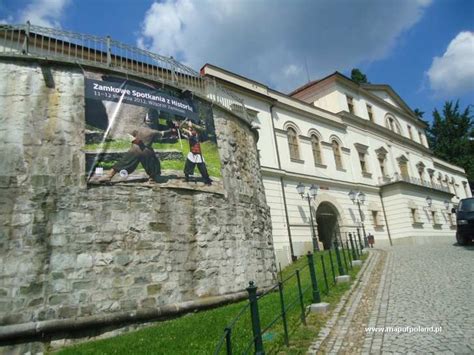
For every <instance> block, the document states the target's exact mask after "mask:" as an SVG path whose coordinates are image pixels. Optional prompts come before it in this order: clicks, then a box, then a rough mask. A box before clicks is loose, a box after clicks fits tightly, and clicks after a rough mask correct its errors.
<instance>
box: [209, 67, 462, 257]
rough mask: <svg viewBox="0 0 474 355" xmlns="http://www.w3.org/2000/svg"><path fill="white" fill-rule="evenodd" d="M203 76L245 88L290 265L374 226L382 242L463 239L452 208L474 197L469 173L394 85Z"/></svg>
mask: <svg viewBox="0 0 474 355" xmlns="http://www.w3.org/2000/svg"><path fill="white" fill-rule="evenodd" d="M201 73H202V74H204V75H206V76H208V77H211V78H213V80H216V82H218V83H219V84H220V85H223V86H225V87H226V88H227V89H228V90H230V91H232V92H233V93H235V94H236V95H238V96H239V97H240V98H241V99H242V100H243V101H244V103H245V107H246V108H247V113H248V114H249V115H251V116H253V118H254V120H255V122H256V123H257V124H258V125H259V126H260V130H259V133H260V137H259V142H258V149H259V154H260V164H261V172H262V177H263V180H264V186H265V193H266V198H267V203H268V205H269V206H270V209H271V217H272V227H273V240H274V245H275V254H276V257H277V261H278V262H280V263H281V264H282V266H283V265H286V264H288V263H289V262H291V260H292V259H294V258H296V257H298V256H301V255H303V254H305V253H306V252H307V251H308V250H312V249H313V248H314V249H316V248H320V249H321V248H329V247H330V246H331V245H332V243H333V241H334V238H335V236H337V237H338V238H339V237H341V238H339V240H342V241H343V242H345V240H347V237H348V236H349V233H350V234H351V235H352V236H353V237H354V240H356V241H357V242H359V240H358V239H359V237H360V242H361V243H362V244H364V242H365V241H364V237H365V236H366V235H368V234H369V233H370V234H372V235H374V236H375V243H376V245H378V246H388V245H395V244H410V243H411V244H414V243H430V242H432V241H435V240H436V239H441V238H450V239H452V240H453V241H454V240H455V239H454V235H455V229H456V226H455V216H454V215H452V213H451V210H452V207H453V206H455V205H456V204H457V202H458V201H459V199H461V198H465V197H469V196H471V191H470V190H469V185H468V181H467V177H466V174H465V172H464V170H463V169H462V168H460V167H458V166H455V165H453V164H450V163H448V162H446V161H443V160H441V159H439V158H436V157H435V156H434V155H433V153H432V151H431V150H430V149H429V146H428V142H427V139H426V133H425V130H426V128H427V125H426V123H425V122H423V121H422V120H420V119H419V118H418V117H417V116H416V115H415V114H414V113H413V111H412V110H411V109H410V108H409V107H408V105H407V104H406V103H405V102H404V101H403V99H402V98H401V97H400V96H399V95H398V94H397V93H396V92H395V91H394V90H393V89H392V88H391V87H390V86H389V85H374V84H358V83H356V82H354V81H352V80H351V79H349V78H347V77H346V76H344V75H342V74H340V73H338V72H335V73H333V74H331V75H329V76H327V77H325V78H323V79H321V80H317V81H313V82H310V83H308V84H306V85H304V86H302V87H300V88H298V89H296V90H295V91H293V92H292V93H290V94H288V95H285V94H283V93H280V92H278V91H275V90H273V89H271V88H269V87H267V86H265V85H263V84H260V83H258V82H255V81H253V80H251V79H248V78H245V77H242V76H239V75H237V74H234V73H231V72H229V71H226V70H224V69H222V68H218V67H216V66H213V65H210V64H206V65H205V66H204V67H203V68H202V70H201ZM303 187H304V188H305V189H304V193H303V194H302V195H300V193H299V191H298V189H297V188H299V189H303ZM310 187H313V189H312V190H311V191H310ZM316 189H317V190H316ZM315 192H316V194H315Z"/></svg>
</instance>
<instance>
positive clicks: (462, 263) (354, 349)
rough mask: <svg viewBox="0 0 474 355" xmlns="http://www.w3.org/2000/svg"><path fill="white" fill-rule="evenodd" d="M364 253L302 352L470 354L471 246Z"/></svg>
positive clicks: (473, 350)
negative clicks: (359, 268)
mask: <svg viewBox="0 0 474 355" xmlns="http://www.w3.org/2000/svg"><path fill="white" fill-rule="evenodd" d="M371 252H372V253H371V254H372V255H371V257H370V258H369V261H368V262H367V263H366V266H365V271H364V273H363V275H362V277H361V279H360V281H359V283H357V284H356V285H355V286H354V287H353V288H352V290H351V293H350V296H349V297H348V298H347V299H344V300H343V301H342V302H341V303H340V304H339V307H338V308H337V309H336V311H335V314H334V316H333V318H332V319H330V320H329V321H328V323H327V325H326V328H325V329H323V330H322V331H321V332H320V334H319V336H318V338H317V339H316V340H315V342H314V343H313V344H312V345H311V347H310V348H309V350H308V353H334V354H380V353H382V354H392V353H398V354H410V353H411V354H418V353H423V354H425V353H435V354H438V353H442V354H474V247H459V246H456V245H453V241H452V240H445V241H442V242H438V243H436V244H430V245H417V246H397V247H393V248H390V249H387V250H372V251H371ZM368 327H374V328H377V329H375V330H369V329H367V328H368Z"/></svg>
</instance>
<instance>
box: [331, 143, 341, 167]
mask: <svg viewBox="0 0 474 355" xmlns="http://www.w3.org/2000/svg"><path fill="white" fill-rule="evenodd" d="M331 145H332V152H333V154H334V161H335V162H336V168H337V169H342V157H341V148H340V147H339V143H338V142H337V141H336V140H335V139H333V141H332V142H331Z"/></svg>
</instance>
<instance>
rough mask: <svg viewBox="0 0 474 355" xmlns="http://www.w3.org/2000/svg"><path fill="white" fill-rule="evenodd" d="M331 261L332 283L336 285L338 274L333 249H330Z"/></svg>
mask: <svg viewBox="0 0 474 355" xmlns="http://www.w3.org/2000/svg"><path fill="white" fill-rule="evenodd" d="M329 261H330V262H331V273H332V282H333V283H334V284H335V283H336V272H335V271H334V262H333V260H332V249H331V248H329Z"/></svg>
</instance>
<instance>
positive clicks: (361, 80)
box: [351, 68, 369, 84]
mask: <svg viewBox="0 0 474 355" xmlns="http://www.w3.org/2000/svg"><path fill="white" fill-rule="evenodd" d="M351 79H352V80H353V81H355V82H356V83H358V84H369V82H368V81H367V76H366V75H365V74H364V73H362V72H361V71H360V70H359V69H357V68H354V69H352V71H351Z"/></svg>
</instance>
